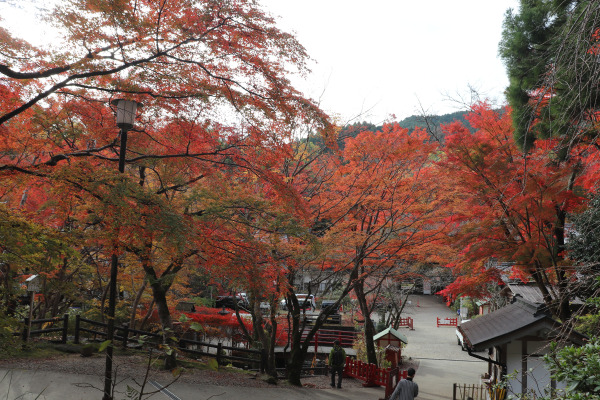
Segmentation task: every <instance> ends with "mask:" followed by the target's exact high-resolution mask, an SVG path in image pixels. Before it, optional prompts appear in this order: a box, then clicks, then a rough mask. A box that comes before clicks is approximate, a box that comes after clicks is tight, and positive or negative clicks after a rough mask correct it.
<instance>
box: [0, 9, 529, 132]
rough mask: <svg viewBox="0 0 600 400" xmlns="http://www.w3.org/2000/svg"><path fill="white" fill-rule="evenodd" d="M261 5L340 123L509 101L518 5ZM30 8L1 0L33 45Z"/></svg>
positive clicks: (304, 86) (300, 83)
mask: <svg viewBox="0 0 600 400" xmlns="http://www.w3.org/2000/svg"><path fill="white" fill-rule="evenodd" d="M46 1H49V0H46ZM58 1H60V0H58ZM259 1H260V3H261V4H263V7H264V8H265V9H266V10H267V11H269V12H270V13H271V14H272V15H274V16H275V17H276V18H277V21H278V26H279V27H280V28H281V29H282V30H285V31H288V32H292V33H295V34H296V37H297V38H298V40H299V41H300V43H302V44H303V45H304V46H305V47H306V50H307V52H308V54H309V55H310V57H311V58H312V59H313V60H314V61H315V62H316V63H315V64H311V69H312V70H313V73H312V75H311V76H310V77H309V78H308V79H306V80H296V79H294V80H293V83H294V84H295V85H296V86H297V87H298V88H299V89H300V90H302V91H303V92H304V93H305V94H306V95H307V96H309V97H312V98H314V99H317V100H320V102H321V106H322V107H323V108H324V109H325V110H326V111H328V112H330V113H332V114H334V115H335V116H337V117H338V120H337V122H339V123H345V122H352V119H353V118H356V120H358V121H370V122H373V123H375V124H380V123H381V122H383V121H384V120H386V119H390V116H391V115H392V114H393V115H395V117H396V119H398V120H400V119H403V118H405V117H408V116H410V115H413V114H419V113H420V107H421V106H422V107H423V108H424V109H425V111H426V112H428V113H430V114H445V113H449V112H454V111H458V110H459V109H461V107H460V104H459V103H457V102H455V101H452V100H450V98H453V99H460V98H461V97H462V98H463V99H464V100H465V101H467V102H468V101H469V87H473V88H475V89H476V90H477V91H478V92H479V93H480V94H481V95H482V96H483V97H487V98H490V99H491V100H493V101H495V102H497V103H499V104H503V103H504V95H503V91H504V89H505V88H506V86H507V85H508V80H507V78H506V72H505V68H504V65H503V64H502V62H501V61H500V59H499V57H498V43H499V41H500V38H501V33H502V22H503V20H504V15H505V12H506V10H507V9H508V8H513V9H517V8H518V4H519V0H453V1H451V0H411V1H408V0H368V1H367V0H300V1H298V0H294V1H292V0H259ZM27 3H28V2H27V1H25V0H23V1H22V2H19V3H18V4H20V5H22V6H25V9H21V10H20V11H21V14H20V16H15V15H14V14H12V11H13V10H14V9H13V10H10V11H11V15H10V16H9V15H7V14H8V13H7V8H8V7H7V4H6V3H4V4H2V1H1V0H0V11H3V12H2V14H4V15H3V16H4V17H5V18H6V20H7V21H6V22H8V24H6V23H5V25H9V26H11V25H12V26H11V28H13V29H15V30H17V31H21V32H24V33H23V35H24V36H25V37H26V38H27V39H30V38H29V37H27V36H30V35H32V34H36V35H38V36H42V37H44V36H46V37H48V33H47V32H46V33H40V32H39V28H40V27H39V26H38V27H37V29H33V30H32V29H31V25H30V24H29V26H27V24H26V23H25V20H26V19H27V18H26V17H24V16H23V15H24V14H25V15H26V14H28V13H29V14H30V15H29V16H31V13H32V11H31V9H28V7H27V6H26V4H27ZM21 32H19V33H21ZM34 32H35V33H34ZM30 40H31V39H30ZM462 109H464V107H463V108H462Z"/></svg>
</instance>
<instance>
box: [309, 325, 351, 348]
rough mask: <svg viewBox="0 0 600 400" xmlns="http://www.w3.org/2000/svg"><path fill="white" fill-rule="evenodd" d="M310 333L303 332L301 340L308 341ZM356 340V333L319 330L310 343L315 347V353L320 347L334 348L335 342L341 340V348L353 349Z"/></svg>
mask: <svg viewBox="0 0 600 400" xmlns="http://www.w3.org/2000/svg"><path fill="white" fill-rule="evenodd" d="M307 334H308V332H307V331H304V332H302V336H301V340H304V339H306V336H307ZM355 339H356V332H352V331H344V330H336V329H319V330H318V331H317V332H316V333H315V335H314V336H313V338H312V339H311V341H310V344H311V345H313V346H315V353H316V352H317V351H318V348H319V346H333V342H335V341H336V340H339V342H340V346H342V347H352V346H353V345H354V340H355Z"/></svg>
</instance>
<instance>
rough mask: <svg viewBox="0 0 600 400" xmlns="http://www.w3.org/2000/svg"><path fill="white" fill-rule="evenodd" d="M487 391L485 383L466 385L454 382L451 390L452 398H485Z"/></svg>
mask: <svg viewBox="0 0 600 400" xmlns="http://www.w3.org/2000/svg"><path fill="white" fill-rule="evenodd" d="M487 392H488V386H487V385H476V384H471V385H468V384H466V383H462V384H461V383H455V384H454V387H453V390H452V399H453V400H468V399H471V400H486V398H487V396H486V394H487Z"/></svg>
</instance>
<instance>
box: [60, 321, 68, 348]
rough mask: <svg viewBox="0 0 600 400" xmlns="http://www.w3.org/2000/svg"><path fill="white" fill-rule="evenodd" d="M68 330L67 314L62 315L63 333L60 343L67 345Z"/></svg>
mask: <svg viewBox="0 0 600 400" xmlns="http://www.w3.org/2000/svg"><path fill="white" fill-rule="evenodd" d="M68 329H69V314H65V315H63V332H62V340H61V343H62V344H65V343H67V330H68Z"/></svg>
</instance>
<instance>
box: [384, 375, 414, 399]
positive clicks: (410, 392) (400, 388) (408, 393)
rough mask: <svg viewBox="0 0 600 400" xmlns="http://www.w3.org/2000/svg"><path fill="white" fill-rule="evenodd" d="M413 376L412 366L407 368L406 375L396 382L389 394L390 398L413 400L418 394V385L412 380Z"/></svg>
mask: <svg viewBox="0 0 600 400" xmlns="http://www.w3.org/2000/svg"><path fill="white" fill-rule="evenodd" d="M414 377H415V370H414V368H409V369H408V377H407V378H406V379H402V380H401V381H400V382H398V384H397V385H396V389H394V393H392V395H391V396H390V400H413V399H414V398H415V397H417V395H418V394H419V385H417V383H416V382H413V378H414Z"/></svg>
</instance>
